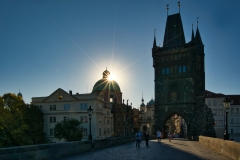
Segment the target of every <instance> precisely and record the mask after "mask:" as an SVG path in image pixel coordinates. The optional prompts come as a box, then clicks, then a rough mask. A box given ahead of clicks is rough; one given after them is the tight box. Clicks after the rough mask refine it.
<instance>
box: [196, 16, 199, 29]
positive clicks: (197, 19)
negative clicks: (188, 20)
mask: <svg viewBox="0 0 240 160" xmlns="http://www.w3.org/2000/svg"><path fill="white" fill-rule="evenodd" d="M198 19H199V17H197V22H196V23H197V28H198Z"/></svg>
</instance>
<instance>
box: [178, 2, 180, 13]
mask: <svg viewBox="0 0 240 160" xmlns="http://www.w3.org/2000/svg"><path fill="white" fill-rule="evenodd" d="M178 11H179V13H180V1H178Z"/></svg>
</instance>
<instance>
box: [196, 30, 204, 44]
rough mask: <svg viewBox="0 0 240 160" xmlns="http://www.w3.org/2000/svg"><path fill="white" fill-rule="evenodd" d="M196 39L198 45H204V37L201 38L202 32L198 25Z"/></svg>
mask: <svg viewBox="0 0 240 160" xmlns="http://www.w3.org/2000/svg"><path fill="white" fill-rule="evenodd" d="M195 41H196V43H197V44H198V45H203V43H202V38H201V35H200V32H199V30H198V27H197V31H196V35H195Z"/></svg>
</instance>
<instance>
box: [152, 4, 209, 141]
mask: <svg viewBox="0 0 240 160" xmlns="http://www.w3.org/2000/svg"><path fill="white" fill-rule="evenodd" d="M167 10H168V5H167ZM189 32H192V37H191V41H190V42H187V43H186V41H185V36H184V30H183V25H182V20H181V15H180V4H179V13H177V14H173V15H168V16H167V22H166V28H165V34H164V40H163V46H157V45H156V35H155V34H154V42H153V48H152V57H153V67H154V71H155V73H154V75H155V78H154V81H155V82H154V83H155V127H156V130H161V131H162V132H163V133H164V131H165V124H166V121H167V120H168V119H169V118H170V117H171V116H173V115H174V114H178V115H179V116H181V117H182V118H183V119H184V120H185V122H186V124H187V132H188V133H187V134H188V137H189V138H190V139H192V138H193V139H196V138H197V137H198V135H200V134H201V131H202V129H203V128H202V127H203V106H204V104H205V102H204V98H203V94H204V90H205V71H204V45H203V43H202V40H201V36H200V32H199V29H198V26H197V29H196V33H195V35H194V32H193V29H192V31H189Z"/></svg>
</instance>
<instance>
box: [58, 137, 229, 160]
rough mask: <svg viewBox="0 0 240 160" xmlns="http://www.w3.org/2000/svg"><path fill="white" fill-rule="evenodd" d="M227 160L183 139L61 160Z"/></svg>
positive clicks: (115, 147) (151, 142)
mask: <svg viewBox="0 0 240 160" xmlns="http://www.w3.org/2000/svg"><path fill="white" fill-rule="evenodd" d="M80 159H81V160H161V159H164V160H165V159H166V160H188V159H189V160H229V158H228V157H225V156H224V155H221V154H219V153H216V152H215V151H213V150H211V149H209V148H207V147H205V146H203V145H201V144H200V143H199V142H197V141H189V140H185V139H181V140H180V139H173V140H172V141H171V142H169V141H168V140H167V139H162V140H161V142H159V143H158V142H157V140H151V141H149V146H146V145H145V141H142V142H141V144H140V147H136V146H135V142H131V143H127V144H123V145H119V146H114V147H109V148H105V149H99V150H93V151H91V152H86V153H81V154H78V155H71V156H67V157H63V158H61V160H80Z"/></svg>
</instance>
